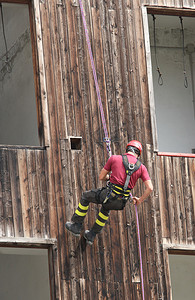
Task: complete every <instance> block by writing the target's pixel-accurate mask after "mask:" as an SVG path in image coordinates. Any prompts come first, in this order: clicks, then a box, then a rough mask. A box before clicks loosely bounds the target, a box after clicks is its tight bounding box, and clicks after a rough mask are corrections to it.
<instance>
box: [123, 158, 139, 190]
mask: <svg viewBox="0 0 195 300" xmlns="http://www.w3.org/2000/svg"><path fill="white" fill-rule="evenodd" d="M122 158H123V165H124V167H125V171H126V174H127V177H126V181H125V184H124V187H123V189H124V191H126V190H127V188H128V185H129V181H130V178H131V175H132V174H133V173H134V172H135V171H137V170H138V169H139V168H140V166H141V162H140V161H139V160H137V161H136V163H135V164H130V163H129V161H128V158H127V155H125V154H123V155H122Z"/></svg>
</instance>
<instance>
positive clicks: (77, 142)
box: [70, 137, 82, 150]
mask: <svg viewBox="0 0 195 300" xmlns="http://www.w3.org/2000/svg"><path fill="white" fill-rule="evenodd" d="M81 141H82V138H81V137H71V138H70V144H71V150H81Z"/></svg>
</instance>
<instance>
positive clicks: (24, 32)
mask: <svg viewBox="0 0 195 300" xmlns="http://www.w3.org/2000/svg"><path fill="white" fill-rule="evenodd" d="M25 2H26V1H25ZM30 9H31V8H30V7H29V5H28V4H22V1H21V4H20V3H17V4H16V3H11V1H10V3H9V2H8V1H6V3H4V2H2V3H1V7H0V40H1V43H0V144H1V145H2V144H3V145H30V146H40V144H42V140H41V131H40V126H41V124H39V123H38V120H39V122H40V116H39V113H40V107H38V101H37V98H38V97H37V93H38V92H37V90H38V87H37V86H35V82H36V80H34V78H35V77H34V76H35V74H37V73H38V72H37V71H35V68H36V61H35V59H36V58H35V57H36V55H32V53H33V51H35V47H36V46H35V45H34V44H33V43H32V41H31V37H32V36H33V26H32V24H33V20H32V15H33V14H32V13H30V14H29V11H30ZM30 16H31V17H30ZM33 40H35V39H33ZM36 85H37V84H36ZM39 105H40V104H39ZM40 123H41V122H40ZM38 128H39V129H38ZM38 131H39V133H38Z"/></svg>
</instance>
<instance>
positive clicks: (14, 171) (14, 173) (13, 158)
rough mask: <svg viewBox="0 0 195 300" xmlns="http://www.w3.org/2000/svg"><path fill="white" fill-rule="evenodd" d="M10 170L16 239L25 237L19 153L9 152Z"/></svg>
mask: <svg viewBox="0 0 195 300" xmlns="http://www.w3.org/2000/svg"><path fill="white" fill-rule="evenodd" d="M9 168H10V181H11V198H12V206H13V224H14V235H15V237H22V236H23V222H22V208H21V196H20V182H19V170H18V156H17V151H16V150H12V151H9Z"/></svg>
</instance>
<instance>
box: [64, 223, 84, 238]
mask: <svg viewBox="0 0 195 300" xmlns="http://www.w3.org/2000/svg"><path fill="white" fill-rule="evenodd" d="M65 228H66V229H67V230H68V231H69V232H70V233H72V235H74V236H76V237H79V236H80V233H74V232H73V231H71V230H70V229H69V228H68V227H66V225H65Z"/></svg>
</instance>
